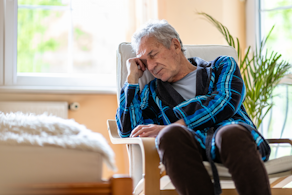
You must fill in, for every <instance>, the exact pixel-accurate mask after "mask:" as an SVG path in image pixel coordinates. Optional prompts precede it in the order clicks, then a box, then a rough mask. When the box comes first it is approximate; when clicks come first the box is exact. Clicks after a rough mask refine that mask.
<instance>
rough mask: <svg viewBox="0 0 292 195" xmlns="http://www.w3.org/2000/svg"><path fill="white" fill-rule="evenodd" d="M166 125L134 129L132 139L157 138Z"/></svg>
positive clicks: (143, 126) (140, 126)
mask: <svg viewBox="0 0 292 195" xmlns="http://www.w3.org/2000/svg"><path fill="white" fill-rule="evenodd" d="M164 127H165V125H139V126H137V127H136V128H135V129H133V131H132V133H131V135H130V137H156V136H157V135H158V133H159V132H160V131H161V129H163V128H164Z"/></svg>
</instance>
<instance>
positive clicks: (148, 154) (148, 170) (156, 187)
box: [107, 120, 160, 195]
mask: <svg viewBox="0 0 292 195" xmlns="http://www.w3.org/2000/svg"><path fill="white" fill-rule="evenodd" d="M107 124H108V130H109V137H110V140H111V142H112V143H113V144H139V145H140V148H141V151H142V158H143V173H144V181H145V182H144V190H145V191H144V194H151V195H158V194H160V169H159V167H158V166H159V162H160V158H159V155H158V152H157V149H156V146H155V138H153V137H144V138H140V137H134V138H120V136H119V134H118V129H117V124H116V121H115V120H108V121H107Z"/></svg>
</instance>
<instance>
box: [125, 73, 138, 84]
mask: <svg viewBox="0 0 292 195" xmlns="http://www.w3.org/2000/svg"><path fill="white" fill-rule="evenodd" d="M138 81H139V78H136V77H135V76H132V75H128V76H127V82H128V83H129V84H137V83H138Z"/></svg>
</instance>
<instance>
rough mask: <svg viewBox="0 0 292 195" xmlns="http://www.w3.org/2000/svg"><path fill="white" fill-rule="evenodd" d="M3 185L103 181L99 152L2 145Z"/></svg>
mask: <svg viewBox="0 0 292 195" xmlns="http://www.w3.org/2000/svg"><path fill="white" fill-rule="evenodd" d="M0 156H1V161H0V173H1V174H0V184H1V185H3V184H10V183H13V184H14V183H64V182H65V183H69V182H70V183H71V182H72V183H74V182H77V183H79V182H99V181H101V175H102V156H101V154H100V153H98V152H92V151H83V150H74V149H66V148H59V147H52V146H46V147H35V146H29V145H27V146H21V147H20V146H17V145H0Z"/></svg>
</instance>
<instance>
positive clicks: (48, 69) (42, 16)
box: [17, 9, 70, 73]
mask: <svg viewBox="0 0 292 195" xmlns="http://www.w3.org/2000/svg"><path fill="white" fill-rule="evenodd" d="M68 21H70V18H69V11H54V10H40V9H19V10H18V35H17V72H22V73H23V72H29V73H38V72H42V73H65V72H66V71H67V69H66V68H67V66H68V54H67V53H68V29H69V28H68ZM64 23H65V25H66V24H67V25H66V26H65V25H64Z"/></svg>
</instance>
